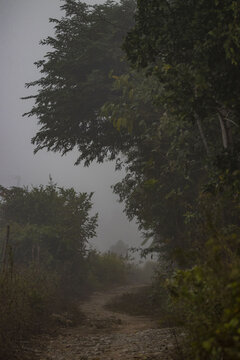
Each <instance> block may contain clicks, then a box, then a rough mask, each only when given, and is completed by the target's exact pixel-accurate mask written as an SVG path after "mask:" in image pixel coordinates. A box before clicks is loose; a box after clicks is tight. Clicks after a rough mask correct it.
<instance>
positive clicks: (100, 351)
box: [38, 286, 175, 360]
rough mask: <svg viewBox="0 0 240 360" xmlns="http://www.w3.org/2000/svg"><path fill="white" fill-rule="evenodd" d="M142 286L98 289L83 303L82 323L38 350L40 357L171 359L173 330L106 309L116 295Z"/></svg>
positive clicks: (62, 359) (65, 359) (52, 359)
mask: <svg viewBox="0 0 240 360" xmlns="http://www.w3.org/2000/svg"><path fill="white" fill-rule="evenodd" d="M138 289H139V286H137V287H136V286H134V287H133V286H129V287H126V286H125V287H119V288H116V289H114V290H112V291H110V292H109V291H108V292H107V293H106V292H105V293H101V292H97V293H95V294H93V296H92V297H91V299H90V301H88V302H86V303H84V304H82V305H81V309H82V310H83V312H84V313H85V315H86V320H85V322H84V324H83V325H81V326H79V327H76V328H63V329H61V332H60V334H59V335H58V336H57V337H56V338H52V339H51V340H49V341H48V344H47V345H46V346H45V349H43V350H42V351H40V352H39V351H38V355H39V358H40V360H123V359H124V360H134V359H135V360H136V359H145V360H154V359H157V360H172V359H174V357H173V352H174V344H175V340H174V337H173V335H172V331H171V329H158V328H157V324H156V323H155V322H154V321H153V320H152V319H149V318H146V317H137V316H129V315H125V314H120V313H115V312H112V311H110V310H107V309H106V308H104V305H105V304H106V303H107V302H109V301H110V300H111V299H112V298H113V297H115V296H120V295H121V294H123V293H126V292H134V291H137V290H138Z"/></svg>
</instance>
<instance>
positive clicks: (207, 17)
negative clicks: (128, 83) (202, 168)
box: [124, 0, 240, 168]
mask: <svg viewBox="0 0 240 360" xmlns="http://www.w3.org/2000/svg"><path fill="white" fill-rule="evenodd" d="M239 16H240V12H239V4H238V3H237V2H236V1H232V0H226V1H215V0H212V1H207V0H206V1H180V0H174V1H167V0H151V1H147V2H146V1H141V0H139V1H138V11H137V15H136V25H135V27H134V28H133V30H131V31H130V33H129V34H128V36H127V39H126V41H125V45H124V48H125V50H126V52H127V54H128V58H129V59H130V61H131V62H132V63H133V65H134V66H135V67H137V68H147V72H148V73H152V74H154V75H155V76H156V77H157V79H158V80H159V83H160V84H161V87H162V91H161V92H160V94H159V99H158V101H159V104H161V106H162V107H163V108H164V109H165V110H166V111H167V113H168V114H169V115H174V117H175V118H177V121H178V123H181V122H183V121H188V122H189V123H191V122H195V123H196V125H197V126H198V129H199V134H200V136H201V138H202V144H203V148H204V149H205V152H206V154H207V156H210V155H214V156H216V155H217V156H219V157H220V158H221V160H223V159H225V160H226V161H227V164H228V165H226V166H230V165H231V166H233V167H235V168H236V166H237V167H238V166H239V155H238V153H239V96H240V95H239V94H240V91H239V90H240V88H239V82H238V80H237V79H238V78H239V60H240V46H239V45H240V44H239V33H240V27H239ZM221 137H222V139H221ZM222 153H224V154H225V155H224V156H223V155H222ZM227 154H228V155H227ZM233 159H234V160H233ZM222 163H223V161H222Z"/></svg>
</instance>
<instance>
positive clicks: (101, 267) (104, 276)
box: [87, 251, 130, 289]
mask: <svg viewBox="0 0 240 360" xmlns="http://www.w3.org/2000/svg"><path fill="white" fill-rule="evenodd" d="M88 266H89V273H88V279H87V283H88V286H90V287H92V288H98V289H104V288H107V287H109V286H116V285H121V284H125V283H126V282H127V281H128V277H129V271H130V265H129V264H128V263H127V261H126V259H124V258H123V257H122V256H119V255H117V254H114V253H110V252H109V253H104V254H98V253H97V252H95V251H91V252H90V253H89V255H88Z"/></svg>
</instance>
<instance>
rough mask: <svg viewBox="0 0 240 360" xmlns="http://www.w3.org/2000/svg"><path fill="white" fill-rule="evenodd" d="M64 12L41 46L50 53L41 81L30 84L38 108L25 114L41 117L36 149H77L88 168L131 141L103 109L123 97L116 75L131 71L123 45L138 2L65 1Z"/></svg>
mask: <svg viewBox="0 0 240 360" xmlns="http://www.w3.org/2000/svg"><path fill="white" fill-rule="evenodd" d="M61 8H62V10H63V11H64V12H65V16H63V17H62V18H61V19H60V20H57V19H50V21H51V22H53V23H54V24H55V36H54V37H48V38H46V39H45V40H43V41H42V42H41V43H42V44H43V45H48V46H50V47H51V50H50V51H48V52H47V54H46V55H45V58H44V59H43V60H40V61H38V62H36V66H37V67H38V68H39V70H40V72H41V74H42V77H41V78H40V79H39V80H37V81H33V82H31V83H28V84H27V87H37V88H38V90H37V94H36V95H33V96H29V97H27V98H33V99H34V100H35V105H34V106H33V108H32V110H31V111H30V112H28V113H27V114H25V115H28V116H37V118H38V122H39V125H40V130H39V131H38V132H37V134H36V136H35V137H34V138H33V139H32V142H33V143H34V144H35V145H36V148H35V150H36V151H38V150H40V149H43V148H47V149H48V150H52V151H59V152H61V153H62V154H65V153H66V152H68V151H70V150H72V149H73V148H74V147H76V148H77V149H78V151H79V159H78V161H81V160H84V161H85V164H87V165H88V164H89V163H90V162H91V161H92V160H94V159H97V161H99V162H101V161H103V159H104V158H106V157H109V158H114V157H115V156H116V154H117V153H118V152H119V150H121V149H122V148H123V147H124V146H125V145H126V142H127V139H126V137H124V139H123V137H122V136H121V134H120V133H119V132H118V131H117V129H116V128H115V127H114V126H113V124H112V123H111V122H109V121H108V120H107V119H105V118H104V117H102V116H101V113H100V109H101V107H102V106H103V105H104V103H105V102H106V101H109V100H110V99H113V98H115V97H116V96H118V94H117V92H116V91H114V90H113V88H112V84H113V81H114V79H113V75H121V74H123V73H124V72H126V71H127V68H128V65H127V63H126V61H124V54H123V52H122V50H121V43H122V41H123V38H124V36H125V35H126V33H127V31H128V30H129V29H130V28H131V27H132V25H133V22H134V20H133V11H134V9H135V1H134V0H122V1H121V2H120V3H115V2H112V1H107V2H106V3H105V4H103V5H95V6H90V5H87V4H85V3H83V2H81V1H74V0H66V1H65V3H64V5H62V6H61Z"/></svg>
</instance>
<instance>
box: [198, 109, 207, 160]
mask: <svg viewBox="0 0 240 360" xmlns="http://www.w3.org/2000/svg"><path fill="white" fill-rule="evenodd" d="M194 116H195V119H196V122H197V126H198V130H199V132H200V136H201V139H202V142H203V146H204V149H205V150H206V153H207V154H208V155H209V153H210V152H209V147H208V144H207V139H206V137H205V135H204V132H203V128H202V122H201V120H200V117H199V116H198V114H197V113H196V112H195V113H194Z"/></svg>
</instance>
